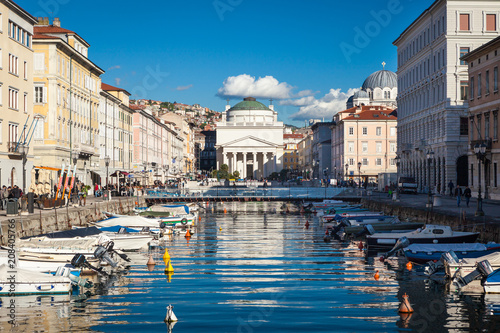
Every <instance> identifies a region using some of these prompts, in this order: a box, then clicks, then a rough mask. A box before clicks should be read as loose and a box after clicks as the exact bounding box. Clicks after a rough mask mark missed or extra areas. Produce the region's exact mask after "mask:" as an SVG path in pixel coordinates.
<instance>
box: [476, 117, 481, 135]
mask: <svg viewBox="0 0 500 333" xmlns="http://www.w3.org/2000/svg"><path fill="white" fill-rule="evenodd" d="M476 118H477V123H476V124H477V125H476V129H477V137H478V138H479V139H480V138H481V137H482V136H481V125H482V124H481V115H480V114H478V115H476Z"/></svg>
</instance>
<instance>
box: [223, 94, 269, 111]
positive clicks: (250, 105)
mask: <svg viewBox="0 0 500 333" xmlns="http://www.w3.org/2000/svg"><path fill="white" fill-rule="evenodd" d="M237 110H266V111H272V110H271V109H269V108H268V107H267V106H265V105H264V104H262V103H261V102H257V101H256V100H255V98H253V97H247V98H245V99H243V102H239V103H238V104H236V105H235V106H233V107H232V108H230V109H229V110H228V111H237Z"/></svg>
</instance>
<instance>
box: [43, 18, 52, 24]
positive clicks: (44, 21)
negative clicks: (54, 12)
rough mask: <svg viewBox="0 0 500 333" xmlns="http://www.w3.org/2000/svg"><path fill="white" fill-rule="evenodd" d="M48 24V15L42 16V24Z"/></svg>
mask: <svg viewBox="0 0 500 333" xmlns="http://www.w3.org/2000/svg"><path fill="white" fill-rule="evenodd" d="M49 24H50V21H49V18H48V17H44V18H43V25H47V26H48V25H49Z"/></svg>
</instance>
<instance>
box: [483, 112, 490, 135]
mask: <svg viewBox="0 0 500 333" xmlns="http://www.w3.org/2000/svg"><path fill="white" fill-rule="evenodd" d="M489 137H490V115H489V114H485V115H484V138H485V139H488V138H489Z"/></svg>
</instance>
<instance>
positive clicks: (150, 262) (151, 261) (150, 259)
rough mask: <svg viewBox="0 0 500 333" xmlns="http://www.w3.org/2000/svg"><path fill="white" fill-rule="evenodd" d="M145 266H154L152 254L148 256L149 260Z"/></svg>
mask: <svg viewBox="0 0 500 333" xmlns="http://www.w3.org/2000/svg"><path fill="white" fill-rule="evenodd" d="M146 265H148V266H149V265H153V266H154V265H156V263H155V260H154V259H153V255H152V254H150V255H149V260H148V263H147V264H146Z"/></svg>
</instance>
